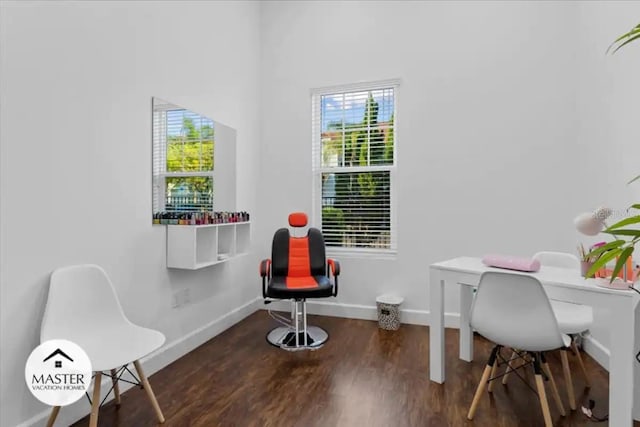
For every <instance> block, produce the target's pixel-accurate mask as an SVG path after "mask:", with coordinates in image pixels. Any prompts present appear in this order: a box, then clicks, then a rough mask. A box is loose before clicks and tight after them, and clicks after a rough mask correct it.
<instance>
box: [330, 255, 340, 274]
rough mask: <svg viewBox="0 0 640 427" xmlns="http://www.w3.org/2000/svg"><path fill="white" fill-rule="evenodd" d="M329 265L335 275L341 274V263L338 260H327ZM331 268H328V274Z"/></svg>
mask: <svg viewBox="0 0 640 427" xmlns="http://www.w3.org/2000/svg"><path fill="white" fill-rule="evenodd" d="M327 267H329V268H331V273H332V274H333V275H334V277H335V276H339V275H340V263H339V262H338V260H335V259H331V258H329V259H328V260H327ZM329 268H327V276H328V275H329Z"/></svg>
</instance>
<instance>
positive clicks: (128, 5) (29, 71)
mask: <svg viewBox="0 0 640 427" xmlns="http://www.w3.org/2000/svg"><path fill="white" fill-rule="evenodd" d="M1 7H2V8H1V13H2V18H1V21H0V49H1V51H2V55H1V61H2V62H1V66H0V75H1V76H2V80H1V86H0V90H1V92H2V104H1V106H0V109H1V119H0V120H1V122H2V128H1V134H0V135H1V140H2V146H1V152H0V158H1V169H2V171H1V187H0V189H1V194H2V196H1V198H0V201H1V204H2V206H1V210H0V214H1V222H0V232H1V237H2V243H1V256H0V270H1V275H0V279H1V285H0V292H1V296H0V301H1V309H0V313H1V324H2V336H1V341H0V342H1V344H0V347H1V348H2V357H1V358H0V368H1V372H2V380H1V381H0V383H1V392H2V396H1V400H0V408H1V409H0V425H2V426H13V425H16V424H17V423H19V422H22V421H25V420H27V419H29V418H31V417H34V416H36V415H37V414H39V413H40V412H41V411H44V410H46V409H47V408H46V407H45V406H44V405H42V404H39V403H38V402H37V401H36V399H35V398H33V397H32V396H31V394H30V393H29V391H28V390H27V388H26V386H25V385H24V379H23V378H24V363H25V361H26V358H27V355H28V354H29V352H30V351H31V350H32V349H33V348H34V347H35V346H36V345H37V343H38V342H39V329H40V321H41V316H42V312H43V308H44V302H45V298H46V292H47V288H48V277H49V274H50V272H51V271H52V270H53V269H54V268H56V267H58V266H62V265H68V264H76V263H98V264H101V265H102V266H104V268H105V269H106V270H107V272H108V273H109V274H110V276H111V278H112V280H113V281H114V284H115V286H116V288H117V292H118V294H119V296H120V299H121V301H122V303H123V306H124V310H125V312H126V313H127V315H128V316H129V317H130V319H131V320H132V321H133V322H135V323H138V324H140V325H144V326H147V327H151V328H155V329H158V330H161V331H162V332H163V333H164V334H165V335H166V337H167V343H168V344H171V343H174V342H176V340H179V339H181V338H184V337H185V335H187V334H189V333H191V332H193V331H194V330H197V329H198V328H201V327H203V326H206V325H208V324H209V323H210V322H212V321H214V320H215V319H217V318H219V317H220V316H222V315H224V314H226V313H228V312H230V311H231V310H233V309H235V308H237V307H240V306H242V305H243V304H246V303H248V302H250V301H252V300H253V299H254V298H255V297H256V295H257V289H258V278H257V277H256V269H255V268H256V265H257V263H256V260H255V256H254V255H253V254H252V255H250V256H247V257H244V258H241V259H238V260H235V261H232V262H229V263H227V264H224V265H220V266H216V267H214V268H210V269H206V270H203V271H198V272H181V271H169V270H167V269H166V268H165V265H166V264H165V227H161V226H152V225H151V157H150V156H151V97H152V96H159V97H161V98H163V99H166V100H169V101H171V102H174V103H177V104H179V105H183V106H186V107H188V108H191V109H193V110H194V111H197V112H199V113H202V114H204V115H207V116H209V117H212V118H213V119H215V120H217V121H220V122H222V123H225V124H227V125H229V126H231V127H233V128H235V129H237V131H238V138H237V147H238V197H237V201H238V208H240V209H243V210H247V211H250V212H252V213H255V211H256V209H257V203H256V201H257V195H256V183H257V179H258V176H257V170H258V168H259V167H258V160H259V159H258V155H257V152H258V150H259V131H260V129H259V108H260V105H259V101H258V96H259V88H258V83H259V82H258V75H259V74H258V67H259V48H260V46H259V7H258V5H257V4H254V3H249V2H238V3H232V2H210V3H205V2H179V4H178V3H177V2H176V3H174V2H165V1H162V2H136V3H133V2H111V3H105V2H100V3H99V2H87V3H82V2H73V3H72V2H57V3H55V4H53V3H52V2H43V3H25V2H20V4H17V3H12V2H4V1H3V2H2V6H1ZM255 218H256V217H255V216H254V219H255ZM258 221H259V219H258ZM185 287H186V288H189V289H190V293H191V300H192V303H191V304H188V305H186V306H183V307H180V308H177V309H172V308H171V298H172V295H173V293H174V291H175V290H177V289H179V288H185ZM178 350H179V349H178ZM186 350H187V348H185V351H186ZM168 361H170V360H167V361H165V363H166V362H168ZM81 406H82V410H84V411H85V413H86V412H88V406H87V405H86V402H82V403H81ZM69 411H70V410H68V408H65V409H63V410H62V411H61V417H62V418H61V421H60V422H61V423H63V424H64V422H65V420H66V422H69V421H70V420H69V419H68V418H66V419H65V418H64V417H65V414H67V415H68V414H69V413H70V412H69ZM42 422H43V421H42V420H40V422H39V424H42Z"/></svg>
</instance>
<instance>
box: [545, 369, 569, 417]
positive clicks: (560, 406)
mask: <svg viewBox="0 0 640 427" xmlns="http://www.w3.org/2000/svg"><path fill="white" fill-rule="evenodd" d="M542 369H543V370H544V372H545V373H546V374H547V376H548V377H549V383H551V392H552V393H553V399H554V400H555V402H556V406H557V407H558V410H559V411H560V415H562V416H563V417H564V416H566V415H567V412H566V411H565V410H564V405H563V404H562V399H561V398H560V393H559V392H558V386H557V385H556V380H555V379H554V378H553V373H552V372H551V368H549V364H548V363H547V362H546V361H544V362H543V363H542Z"/></svg>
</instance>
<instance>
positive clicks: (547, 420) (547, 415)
mask: <svg viewBox="0 0 640 427" xmlns="http://www.w3.org/2000/svg"><path fill="white" fill-rule="evenodd" d="M536 387H537V388H538V398H539V399H540V406H541V407H542V415H543V416H544V425H545V426H546V427H553V422H552V421H551V411H550V410H549V402H547V392H546V391H545V389H544V380H543V379H542V375H540V374H536Z"/></svg>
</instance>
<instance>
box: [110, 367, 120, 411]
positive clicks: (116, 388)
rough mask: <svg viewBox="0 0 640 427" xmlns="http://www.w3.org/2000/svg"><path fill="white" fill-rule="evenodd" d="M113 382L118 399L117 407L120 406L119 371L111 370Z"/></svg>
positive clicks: (116, 398)
mask: <svg viewBox="0 0 640 427" xmlns="http://www.w3.org/2000/svg"><path fill="white" fill-rule="evenodd" d="M111 383H112V384H113V395H114V400H115V401H116V408H119V407H120V386H119V385H118V371H117V370H115V369H112V370H111Z"/></svg>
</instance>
